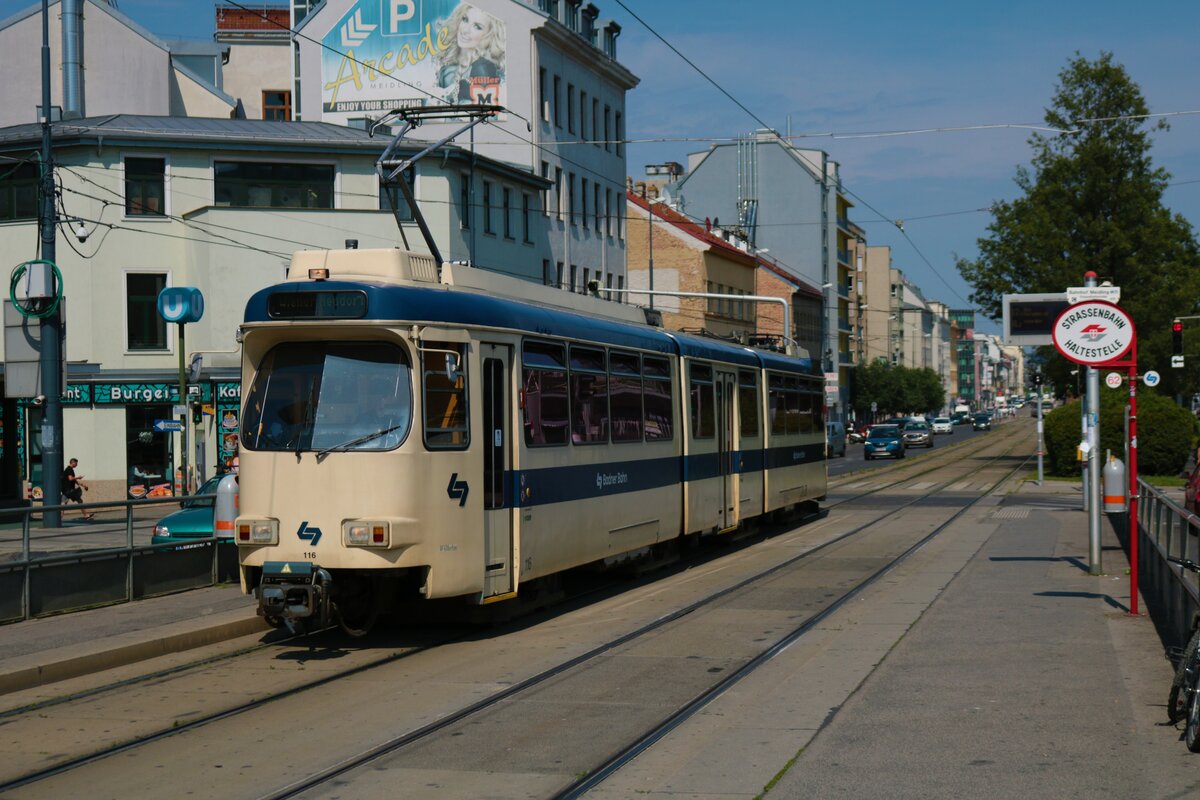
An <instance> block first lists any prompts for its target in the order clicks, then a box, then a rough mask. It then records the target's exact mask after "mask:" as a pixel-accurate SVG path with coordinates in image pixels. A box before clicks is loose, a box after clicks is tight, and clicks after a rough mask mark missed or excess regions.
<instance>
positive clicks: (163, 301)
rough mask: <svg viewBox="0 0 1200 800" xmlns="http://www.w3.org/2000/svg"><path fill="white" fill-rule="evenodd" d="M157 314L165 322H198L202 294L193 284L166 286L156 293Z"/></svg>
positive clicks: (200, 314) (202, 301)
mask: <svg viewBox="0 0 1200 800" xmlns="http://www.w3.org/2000/svg"><path fill="white" fill-rule="evenodd" d="M158 315H159V316H160V317H162V318H163V319H164V320H166V321H167V322H180V323H192V322H199V321H200V318H201V317H202V316H204V295H202V294H200V290H199V289H197V288H195V287H194V286H168V287H167V288H166V289H163V290H162V291H161V292H159V293H158Z"/></svg>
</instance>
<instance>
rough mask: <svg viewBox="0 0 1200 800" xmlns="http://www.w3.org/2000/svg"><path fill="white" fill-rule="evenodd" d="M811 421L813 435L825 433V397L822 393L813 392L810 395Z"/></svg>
mask: <svg viewBox="0 0 1200 800" xmlns="http://www.w3.org/2000/svg"><path fill="white" fill-rule="evenodd" d="M812 404H813V405H812V408H813V413H812V420H813V429H812V432H813V433H821V434H824V431H825V395H824V393H823V392H820V391H818V392H814V393H813V395H812Z"/></svg>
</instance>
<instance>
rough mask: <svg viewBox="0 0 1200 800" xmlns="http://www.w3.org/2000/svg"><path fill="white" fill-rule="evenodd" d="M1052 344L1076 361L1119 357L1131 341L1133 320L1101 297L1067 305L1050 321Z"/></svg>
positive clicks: (1091, 362) (1101, 360)
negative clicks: (1051, 324)
mask: <svg viewBox="0 0 1200 800" xmlns="http://www.w3.org/2000/svg"><path fill="white" fill-rule="evenodd" d="M1052 334H1053V335H1052V338H1053V340H1054V346H1055V347H1056V348H1058V351H1059V352H1060V353H1062V354H1063V355H1064V356H1066V357H1067V358H1069V359H1070V360H1072V361H1074V362H1076V363H1078V364H1103V363H1105V362H1108V361H1113V360H1115V359H1117V358H1120V357H1121V356H1122V355H1123V354H1124V353H1125V351H1127V350H1128V349H1129V348H1130V347H1131V346H1132V345H1133V341H1134V336H1135V333H1134V326H1133V320H1132V319H1131V318H1130V317H1129V315H1128V314H1126V313H1125V312H1124V311H1123V310H1122V309H1121V308H1119V307H1117V306H1115V305H1113V304H1112V303H1108V302H1105V301H1102V300H1089V301H1085V302H1083V303H1078V304H1076V305H1074V306H1071V307H1070V308H1068V309H1067V310H1066V311H1064V312H1063V313H1062V314H1060V315H1059V317H1058V319H1057V320H1055V321H1054V328H1053V330H1052Z"/></svg>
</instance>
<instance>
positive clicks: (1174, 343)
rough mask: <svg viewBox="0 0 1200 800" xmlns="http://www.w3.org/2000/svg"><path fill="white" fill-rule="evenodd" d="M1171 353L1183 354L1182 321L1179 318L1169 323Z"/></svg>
mask: <svg viewBox="0 0 1200 800" xmlns="http://www.w3.org/2000/svg"><path fill="white" fill-rule="evenodd" d="M1171 353H1172V355H1177V356H1181V355H1183V322H1182V321H1180V320H1175V321H1173V322H1172V323H1171Z"/></svg>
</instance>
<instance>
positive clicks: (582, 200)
mask: <svg viewBox="0 0 1200 800" xmlns="http://www.w3.org/2000/svg"><path fill="white" fill-rule="evenodd" d="M587 200H588V179H587V178H580V190H579V207H580V210H581V217H582V218H583V227H585V228H586V227H587V226H588V212H587Z"/></svg>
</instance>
